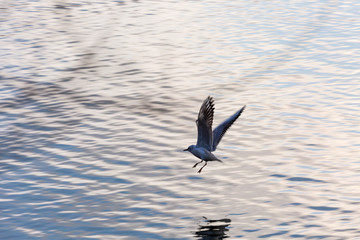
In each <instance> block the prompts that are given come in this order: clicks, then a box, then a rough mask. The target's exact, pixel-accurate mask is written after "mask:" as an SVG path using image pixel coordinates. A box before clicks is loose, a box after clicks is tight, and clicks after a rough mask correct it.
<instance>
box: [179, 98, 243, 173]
mask: <svg viewBox="0 0 360 240" xmlns="http://www.w3.org/2000/svg"><path fill="white" fill-rule="evenodd" d="M245 107H246V106H243V107H242V108H241V109H240V110H239V111H237V112H236V113H235V114H234V115H232V116H231V117H229V118H228V119H226V120H225V121H224V122H223V123H221V124H220V125H219V126H217V127H216V128H215V129H214V131H212V122H213V116H214V109H215V108H214V100H213V98H212V97H210V96H209V97H207V99H205V101H204V102H203V104H202V105H201V108H200V111H199V115H198V119H197V120H196V125H197V129H198V138H197V143H196V145H190V146H189V147H188V148H187V149H185V150H184V151H189V152H191V153H192V154H193V155H194V156H196V157H198V158H200V159H201V161H200V162H198V163H196V164H195V165H194V167H196V166H197V165H198V164H199V163H201V162H203V161H205V165H204V166H202V167H201V168H200V170H199V171H198V173H200V172H201V170H202V169H203V168H204V167H205V166H206V165H207V162H208V161H219V162H222V161H221V160H220V159H218V158H217V157H216V156H215V155H214V154H212V153H211V152H213V151H215V150H216V147H217V145H218V144H219V142H220V140H221V138H222V137H223V136H224V134H225V133H226V131H227V130H228V129H229V128H230V126H231V125H232V124H233V123H234V122H235V121H236V119H238V117H239V116H240V115H241V113H242V112H243V111H244V109H245Z"/></svg>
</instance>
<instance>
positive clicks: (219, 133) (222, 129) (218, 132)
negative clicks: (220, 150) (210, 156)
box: [211, 105, 246, 151]
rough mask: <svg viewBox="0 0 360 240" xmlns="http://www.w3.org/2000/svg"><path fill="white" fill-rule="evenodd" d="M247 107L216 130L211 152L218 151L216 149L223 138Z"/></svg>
mask: <svg viewBox="0 0 360 240" xmlns="http://www.w3.org/2000/svg"><path fill="white" fill-rule="evenodd" d="M245 107H246V105H245V106H243V107H242V108H241V109H240V110H239V111H237V112H236V113H235V114H234V115H232V116H231V117H229V118H228V119H226V120H225V121H224V122H223V123H221V124H220V125H219V126H217V127H216V128H215V129H214V132H213V143H212V147H211V151H215V150H216V147H217V145H218V144H219V142H220V140H221V138H222V137H223V136H224V134H225V133H226V131H227V130H228V129H229V127H230V126H231V125H232V124H233V123H234V122H235V121H236V119H238V117H239V116H240V115H241V113H242V112H243V111H244V109H245Z"/></svg>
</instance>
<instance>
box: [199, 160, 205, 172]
mask: <svg viewBox="0 0 360 240" xmlns="http://www.w3.org/2000/svg"><path fill="white" fill-rule="evenodd" d="M206 165H207V162H206V161H205V165H204V166H202V167H201V168H200V170H199V171H198V173H201V170H202V169H203V168H204V167H205V166H206Z"/></svg>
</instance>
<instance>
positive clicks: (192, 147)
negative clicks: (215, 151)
mask: <svg viewBox="0 0 360 240" xmlns="http://www.w3.org/2000/svg"><path fill="white" fill-rule="evenodd" d="M194 147H195V145H190V146H189V147H188V148H187V149H184V151H190V152H191V150H192V149H194Z"/></svg>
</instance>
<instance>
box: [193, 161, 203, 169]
mask: <svg viewBox="0 0 360 240" xmlns="http://www.w3.org/2000/svg"><path fill="white" fill-rule="evenodd" d="M202 162H203V160H201V161H200V162H198V163H195V165H194V166H193V168H195V167H196V166H197V165H198V164H199V163H202Z"/></svg>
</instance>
